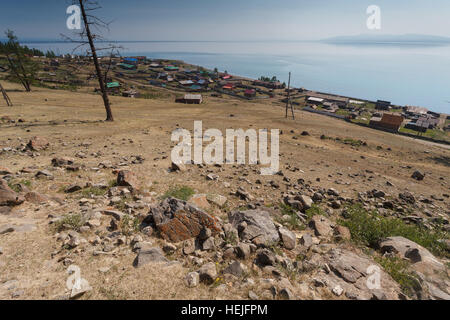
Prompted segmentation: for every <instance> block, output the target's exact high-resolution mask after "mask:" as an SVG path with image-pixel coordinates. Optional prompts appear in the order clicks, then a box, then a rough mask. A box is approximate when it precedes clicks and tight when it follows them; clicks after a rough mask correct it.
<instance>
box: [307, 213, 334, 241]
mask: <svg viewBox="0 0 450 320" xmlns="http://www.w3.org/2000/svg"><path fill="white" fill-rule="evenodd" d="M309 226H310V227H311V228H312V229H313V230H314V232H315V234H316V236H329V235H330V234H331V233H332V231H333V229H332V228H331V221H330V220H328V218H326V217H324V216H321V215H316V216H314V217H312V219H311V221H310V222H309Z"/></svg>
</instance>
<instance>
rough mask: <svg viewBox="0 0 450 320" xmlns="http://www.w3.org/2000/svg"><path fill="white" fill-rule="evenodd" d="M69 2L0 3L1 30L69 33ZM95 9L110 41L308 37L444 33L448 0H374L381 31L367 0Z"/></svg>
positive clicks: (49, 35)
mask: <svg viewBox="0 0 450 320" xmlns="http://www.w3.org/2000/svg"><path fill="white" fill-rule="evenodd" d="M70 4H71V1H68V0H66V1H60V0H46V1H45V2H42V1H40V2H36V1H32V0H21V1H15V2H6V3H4V4H2V6H3V7H2V11H1V12H0V31H2V32H4V31H6V30H7V29H11V30H14V31H15V33H16V34H17V35H18V36H19V38H21V39H25V40H32V39H45V40H58V39H60V34H67V35H70V34H71V32H70V31H69V30H67V28H66V19H67V17H68V15H67V14H66V8H67V7H68V6H69V5H70ZM100 4H101V5H103V8H102V9H100V10H98V13H96V14H98V16H100V17H101V18H103V19H104V20H106V21H112V24H111V25H110V31H109V32H107V31H106V32H104V36H105V37H106V38H108V39H109V40H111V41H183V40H188V41H309V40H321V39H326V38H329V37H335V36H354V35H360V34H365V33H367V34H377V35H381V34H397V35H399V34H423V35H433V36H444V37H450V20H449V19H447V17H448V15H445V14H443V12H450V2H448V1H445V0H435V1H433V5H432V6H430V5H429V4H428V3H424V2H423V1H421V0H410V1H406V0H398V1H395V2H392V1H389V0H378V1H377V3H376V5H378V6H379V7H380V8H381V30H374V31H371V30H368V29H367V26H366V20H367V18H368V14H367V13H366V9H367V7H368V6H370V5H372V4H374V3H373V1H371V0H370V1H368V0H347V1H335V0H316V1H306V0H277V1H275V0H248V1H245V2H242V1H238V0H230V1H228V2H226V3H221V2H215V1H207V0H193V1H190V2H189V3H187V2H186V1H183V0H168V1H167V0H166V1H151V2H149V1H144V0H130V1H127V2H123V1H119V0H108V1H105V0H102V1H100ZM1 37H2V36H0V38H1Z"/></svg>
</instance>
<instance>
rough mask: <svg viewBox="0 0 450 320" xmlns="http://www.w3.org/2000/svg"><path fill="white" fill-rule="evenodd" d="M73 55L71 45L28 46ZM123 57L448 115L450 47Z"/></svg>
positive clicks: (165, 48) (305, 46) (191, 45)
mask: <svg viewBox="0 0 450 320" xmlns="http://www.w3.org/2000/svg"><path fill="white" fill-rule="evenodd" d="M26 44H27V45H28V46H30V47H35V48H38V49H41V50H44V51H45V50H47V49H53V50H54V51H55V52H57V53H71V52H72V49H73V48H74V47H75V45H73V44H67V43H26ZM120 45H121V46H123V47H124V49H123V50H121V54H122V55H142V56H148V57H150V58H168V59H178V60H184V61H185V62H187V63H190V64H195V65H201V66H204V67H206V68H210V69H213V68H216V67H217V68H218V69H219V70H220V71H225V70H226V71H228V72H229V73H231V74H236V75H241V76H245V77H250V78H259V77H260V76H270V77H272V76H276V77H277V78H278V79H279V80H281V81H284V82H286V83H287V80H288V73H289V72H292V84H293V86H295V87H304V88H306V89H310V90H317V91H323V92H329V93H335V94H341V95H346V96H351V97H355V98H361V99H369V100H378V99H380V100H388V101H391V102H392V103H394V104H398V105H414V106H423V107H427V108H429V109H431V110H434V111H437V112H443V113H449V114H450V46H448V45H447V46H446V45H442V46H427V45H417V44H416V45H404V44H403V45H402V44H398V45H332V44H325V43H319V42H124V43H120Z"/></svg>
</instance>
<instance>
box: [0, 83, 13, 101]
mask: <svg viewBox="0 0 450 320" xmlns="http://www.w3.org/2000/svg"><path fill="white" fill-rule="evenodd" d="M0 91H1V92H2V95H3V98H4V99H5V101H6V105H7V106H8V107H12V106H13V104H12V102H11V99H10V98H9V96H8V94H7V93H6V90H5V89H4V88H3V86H2V84H1V83H0Z"/></svg>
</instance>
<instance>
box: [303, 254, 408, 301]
mask: <svg viewBox="0 0 450 320" xmlns="http://www.w3.org/2000/svg"><path fill="white" fill-rule="evenodd" d="M316 259H317V260H316ZM311 260H316V263H317V264H319V265H327V266H328V267H327V268H329V270H330V272H328V273H319V274H318V275H317V276H316V278H315V281H316V282H319V283H323V284H325V285H326V286H328V288H329V290H330V291H331V292H333V293H334V294H335V295H337V296H339V295H341V294H343V293H344V292H345V294H346V296H347V297H353V299H361V300H369V299H373V296H374V294H375V295H376V296H378V297H385V298H386V299H389V300H398V299H399V298H400V297H401V296H403V294H402V292H401V289H400V286H399V284H398V283H396V282H395V281H394V280H393V279H392V278H391V276H390V275H388V274H387V273H386V272H385V271H384V270H383V268H381V267H380V266H379V265H378V264H377V263H376V262H375V261H373V260H372V259H371V258H369V257H368V256H366V255H365V254H363V253H355V252H353V251H350V250H347V249H343V248H335V249H332V250H331V251H330V252H328V253H327V254H325V255H321V254H315V256H313V257H312V258H311ZM319 261H320V262H319ZM378 276H379V280H380V281H379V282H378V283H377V281H374V279H375V280H376V278H377V277H378Z"/></svg>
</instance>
